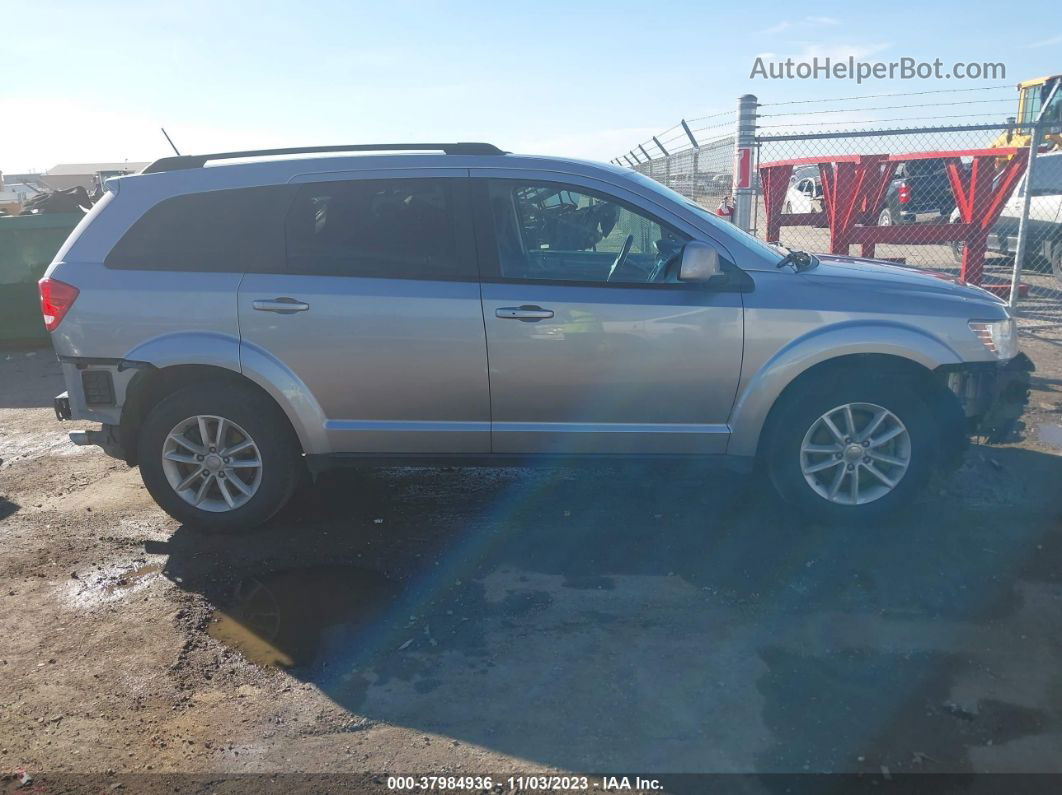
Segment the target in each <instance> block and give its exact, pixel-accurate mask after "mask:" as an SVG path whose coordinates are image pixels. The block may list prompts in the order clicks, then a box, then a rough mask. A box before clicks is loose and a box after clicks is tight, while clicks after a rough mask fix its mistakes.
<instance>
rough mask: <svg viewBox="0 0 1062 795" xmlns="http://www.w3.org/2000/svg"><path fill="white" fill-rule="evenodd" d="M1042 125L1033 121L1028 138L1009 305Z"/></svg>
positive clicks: (1014, 295)
mask: <svg viewBox="0 0 1062 795" xmlns="http://www.w3.org/2000/svg"><path fill="white" fill-rule="evenodd" d="M1042 135H1043V126H1042V125H1041V124H1040V123H1039V122H1035V123H1034V126H1033V130H1032V137H1031V138H1030V139H1029V162H1028V164H1026V166H1025V181H1024V182H1023V183H1022V191H1023V193H1022V197H1021V218H1019V219H1018V243H1017V245H1016V246H1015V247H1014V271H1013V273H1012V274H1011V277H1010V306H1012V307H1014V306H1017V304H1018V292H1019V290H1020V288H1021V268H1022V265H1023V260H1024V259H1025V241H1026V238H1028V236H1029V200H1030V199H1031V198H1032V184H1033V170H1034V169H1035V168H1036V150H1038V149H1039V148H1040V138H1041V137H1042Z"/></svg>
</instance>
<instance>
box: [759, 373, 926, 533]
mask: <svg viewBox="0 0 1062 795" xmlns="http://www.w3.org/2000/svg"><path fill="white" fill-rule="evenodd" d="M853 380H857V381H860V382H861V383H856V384H851V385H850V384H847V383H845V381H846V379H845V378H844V376H843V375H842V376H841V377H840V378H838V379H836V380H835V379H830V381H831V383H830V384H829V385H822V386H828V387H829V388H822V387H819V385H814V384H804V385H802V387H798V388H797V389H796V390H795V392H794V393H792V394H790V395H787V396H786V398H785V403H784V405H782V406H780V407H779V415H778V416H777V418H776V421H774V422H772V427H773V429H774V430H773V433H772V438H770V439H769V440H768V445H767V465H768V468H769V472H770V477H771V480H772V481H773V483H774V485H775V487H776V488H777V489H778V492H779V493H780V494H781V495H782V497H783V498H784V499H785V500H786V501H788V502H790V503H793V504H795V505H797V506H799V507H801V508H803V509H804V510H805V511H807V512H809V513H811V514H813V515H816V516H818V517H820V518H824V519H827V520H830V521H848V520H860V519H866V518H872V517H878V516H882V515H884V514H887V513H891V512H893V511H894V510H897V509H900V508H904V507H909V506H910V505H911V504H912V503H913V501H914V500H915V499H916V497H917V496H918V494H919V492H920V491H921V490H922V488H923V487H924V486H925V484H926V481H927V480H928V479H929V476H930V474H931V473H932V471H933V465H934V463H935V458H936V449H937V446H938V445H937V437H938V434H937V432H936V430H935V428H934V424H933V421H932V415H931V413H930V411H929V409H928V408H927V407H926V405H925V404H924V403H923V402H922V401H921V400H919V398H918V392H917V390H916V389H914V388H913V385H912V384H905V383H904V382H903V381H902V380H885V379H883V378H870V379H867V378H865V377H864V376H862V375H858V376H855V377H854V379H853ZM817 387H819V388H817Z"/></svg>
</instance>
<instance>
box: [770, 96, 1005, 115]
mask: <svg viewBox="0 0 1062 795" xmlns="http://www.w3.org/2000/svg"><path fill="white" fill-rule="evenodd" d="M986 102H1008V103H1013V102H1014V100H1013V99H1009V98H1005V97H1000V98H999V99H964V100H962V101H960V102H920V103H912V104H908V105H877V106H875V107H873V108H834V109H831V110H794V111H789V112H785V113H759V114H757V115H756V118H758V119H770V118H776V117H778V116H816V115H819V114H822V113H856V112H859V111H861V110H901V109H903V108H940V107H944V106H947V105H978V104H984V103H986Z"/></svg>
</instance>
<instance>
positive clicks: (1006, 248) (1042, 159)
mask: <svg viewBox="0 0 1062 795" xmlns="http://www.w3.org/2000/svg"><path fill="white" fill-rule="evenodd" d="M1026 181H1027V180H1026V178H1025V177H1022V179H1021V182H1019V183H1018V187H1017V189H1015V190H1014V191H1013V192H1012V193H1011V195H1010V197H1009V198H1008V199H1007V202H1006V204H1004V205H1003V210H1002V212H1000V214H999V218H998V219H997V220H996V222H995V224H993V226H992V229H991V231H990V232H989V235H988V250H989V251H990V252H994V253H996V254H1002V255H1004V256H1013V255H1014V251H1015V249H1016V248H1017V245H1018V226H1019V222H1020V220H1021V211H1022V204H1023V202H1024V199H1025V184H1026ZM951 220H952V222H953V223H954V222H957V221H958V220H959V212H958V210H957V209H956V210H954V211H953V212H952V214H951ZM1025 247H1026V248H1025V250H1026V251H1027V252H1028V255H1029V256H1028V257H1026V258H1025V265H1024V267H1025V268H1027V269H1029V270H1041V271H1046V270H1048V269H1050V270H1051V271H1053V272H1054V275H1055V278H1056V279H1058V280H1059V281H1060V282H1062V152H1051V153H1050V154H1045V155H1040V156H1039V157H1038V158H1037V159H1036V167H1035V170H1034V171H1033V189H1032V193H1031V195H1030V196H1029V231H1028V235H1027V237H1026V241H1025ZM952 248H953V250H954V253H955V258H956V259H957V260H959V261H961V260H962V250H963V246H962V243H956V244H954V245H953V246H952Z"/></svg>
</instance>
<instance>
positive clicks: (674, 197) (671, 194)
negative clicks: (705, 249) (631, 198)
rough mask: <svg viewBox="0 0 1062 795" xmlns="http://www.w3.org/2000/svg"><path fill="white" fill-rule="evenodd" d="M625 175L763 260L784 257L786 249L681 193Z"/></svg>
mask: <svg viewBox="0 0 1062 795" xmlns="http://www.w3.org/2000/svg"><path fill="white" fill-rule="evenodd" d="M627 175H628V176H629V177H630V178H631V179H633V180H634V181H635V182H637V183H638V184H639V185H641V186H642V187H645V188H648V189H649V190H651V191H653V192H654V193H656V194H659V195H660V196H662V197H664V198H666V199H668V200H670V201H673V202H675V203H677V204H681V205H682V206H683V207H686V208H687V209H689V210H692V211H693V212H694V213H696V215H697V216H698V217H699V218H701V219H703V220H705V221H707V222H708V223H709V224H711V225H712V227H714V228H715V229H718V230H719V232H721V233H722V234H724V235H729V236H731V237H736V238H739V239H740V240H741V242H742V243H744V244H745V245H746V246H748V247H749V248H751V249H754V250H755V251H757V252H759V253H760V254H761V255H762V256H763V257H764V258H765V259H768V260H773V259H776V258H778V257H781V256H784V255H785V254H786V253H787V251H786V249H784V248H781V247H780V246H775V245H772V244H770V243H765V242H764V241H762V240H760V239H759V238H757V237H754V236H753V235H750V234H749V233H748V232H746V231H744V230H743V229H740V228H738V227H736V226H734V225H733V224H732V223H730V222H728V221H724V220H723V219H722V218H719V217H718V216H716V215H713V214H712V213H711V212H710V211H709V210H707V209H705V208H704V207H701V206H700V205H699V204H696V203H694V202H692V201H690V200H689V199H687V198H686V197H685V196H683V195H682V194H681V193H678V192H677V191H673V190H672V189H671V188H668V187H667V186H665V185H661V184H660V183H659V182H657V181H656V180H655V179H650V178H649V177H647V176H645V175H644V174H639V173H638V172H637V171H630V172H628V174H627Z"/></svg>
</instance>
